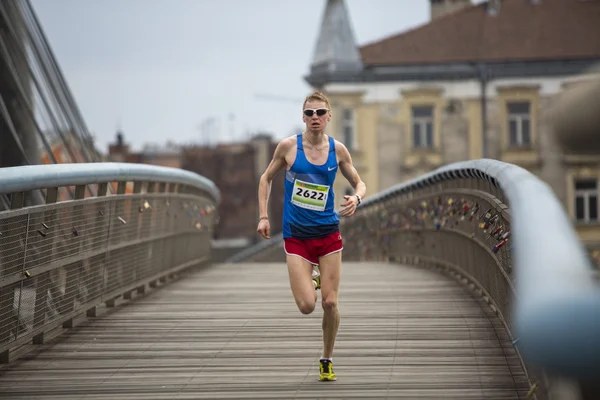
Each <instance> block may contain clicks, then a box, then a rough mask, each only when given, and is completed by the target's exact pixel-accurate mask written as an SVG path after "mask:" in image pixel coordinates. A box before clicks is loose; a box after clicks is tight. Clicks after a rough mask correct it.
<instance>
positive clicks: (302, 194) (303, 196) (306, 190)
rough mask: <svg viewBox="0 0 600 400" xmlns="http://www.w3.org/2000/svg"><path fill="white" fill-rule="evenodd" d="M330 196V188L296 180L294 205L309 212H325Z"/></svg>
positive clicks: (293, 197) (293, 193) (293, 194)
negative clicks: (328, 196)
mask: <svg viewBox="0 0 600 400" xmlns="http://www.w3.org/2000/svg"><path fill="white" fill-rule="evenodd" d="M328 194H329V186H326V185H317V184H315V183H308V182H303V181H300V180H298V179H296V180H295V181H294V190H293V192H292V204H294V205H296V206H298V207H302V208H306V209H309V210H315V211H323V210H325V205H326V204H327V195H328Z"/></svg>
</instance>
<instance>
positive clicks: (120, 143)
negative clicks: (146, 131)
mask: <svg viewBox="0 0 600 400" xmlns="http://www.w3.org/2000/svg"><path fill="white" fill-rule="evenodd" d="M108 158H109V160H110V161H113V162H129V163H140V164H151V165H159V166H163V167H172V168H181V148H179V147H178V146H176V145H174V144H169V143H168V144H167V145H166V146H163V147H160V146H158V145H146V146H145V147H144V148H143V149H142V150H141V151H139V152H132V151H131V149H130V147H129V145H128V144H126V143H125V138H124V135H123V132H121V131H118V132H117V135H116V140H115V143H112V144H109V146H108Z"/></svg>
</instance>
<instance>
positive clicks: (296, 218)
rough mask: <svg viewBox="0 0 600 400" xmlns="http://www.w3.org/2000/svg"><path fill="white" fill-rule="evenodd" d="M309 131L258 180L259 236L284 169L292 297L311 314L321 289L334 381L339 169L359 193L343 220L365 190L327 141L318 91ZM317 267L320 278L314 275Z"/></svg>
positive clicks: (326, 373)
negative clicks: (277, 178)
mask: <svg viewBox="0 0 600 400" xmlns="http://www.w3.org/2000/svg"><path fill="white" fill-rule="evenodd" d="M302 108H303V110H302V120H303V121H304V123H305V124H306V130H305V131H304V132H303V133H302V134H299V135H295V136H291V137H288V138H286V139H283V140H282V141H281V142H279V144H278V145H277V148H276V149H275V153H274V155H273V159H272V160H271V162H270V164H269V166H268V167H267V169H266V171H265V172H264V174H263V175H262V176H261V178H260V183H259V187H258V204H259V211H260V220H259V222H258V229H257V232H259V233H260V234H261V235H262V236H263V237H264V238H265V239H270V230H271V228H270V224H269V216H268V215H267V203H268V200H269V195H270V193H271V182H272V181H273V177H274V176H275V175H276V174H277V172H278V171H279V170H281V169H282V168H285V178H284V179H285V183H284V186H285V200H284V206H283V238H284V250H285V253H286V261H287V266H288V274H289V279H290V286H291V289H292V294H293V295H294V299H295V301H296V305H297V306H298V309H299V310H300V312H302V313H303V314H310V313H312V312H313V310H314V309H315V304H316V302H317V292H316V289H321V297H322V306H323V355H322V357H321V360H320V368H319V369H320V374H319V380H321V381H334V380H336V375H335V373H334V372H333V366H332V357H333V346H334V343H335V338H336V335H337V330H338V326H339V323H340V314H339V311H338V289H339V285H340V276H341V264H342V248H343V246H342V236H341V234H340V231H339V217H338V213H336V211H335V210H334V201H335V199H334V193H333V182H334V180H335V177H336V173H337V170H338V167H339V170H340V171H341V172H342V175H343V176H344V177H345V178H346V179H347V180H348V182H350V184H351V185H352V187H353V188H354V191H355V194H354V195H352V196H344V199H345V202H343V204H341V207H342V208H341V209H340V211H339V215H341V216H344V217H349V216H351V215H353V214H354V211H355V210H356V207H357V206H358V205H359V204H360V203H361V199H362V197H363V196H364V195H365V192H366V186H365V184H364V182H362V180H361V179H360V177H359V176H358V173H357V172H356V169H355V168H354V166H353V165H352V158H351V157H350V153H349V152H348V149H347V148H346V147H345V146H344V145H343V144H342V143H340V142H338V141H337V140H334V139H333V138H331V137H329V136H327V135H326V134H325V129H326V128H327V124H328V123H329V121H331V106H330V104H329V100H328V99H327V97H326V96H325V95H324V94H322V93H320V92H314V93H313V94H311V95H310V96H308V97H306V99H305V101H304V104H303V106H302ZM313 265H315V266H316V265H318V266H319V272H320V273H319V274H317V275H316V276H313Z"/></svg>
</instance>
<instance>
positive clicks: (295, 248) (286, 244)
mask: <svg viewBox="0 0 600 400" xmlns="http://www.w3.org/2000/svg"><path fill="white" fill-rule="evenodd" d="M343 248H344V246H343V243H342V235H341V233H340V232H335V233H332V234H330V235H327V236H324V237H321V238H317V239H294V238H285V239H284V240H283V249H284V250H285V254H287V255H294V256H298V257H301V258H303V259H305V260H306V261H308V262H309V263H312V264H315V265H317V264H319V257H324V256H327V255H329V254H333V253H336V252H338V251H341V250H342V249H343Z"/></svg>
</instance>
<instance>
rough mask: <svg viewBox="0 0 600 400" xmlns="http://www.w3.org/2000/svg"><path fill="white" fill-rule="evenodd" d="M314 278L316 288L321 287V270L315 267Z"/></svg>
mask: <svg viewBox="0 0 600 400" xmlns="http://www.w3.org/2000/svg"><path fill="white" fill-rule="evenodd" d="M312 280H313V285H315V289H316V290H319V289H321V274H320V273H319V271H317V270H315V269H313V272H312Z"/></svg>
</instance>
